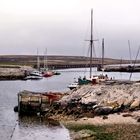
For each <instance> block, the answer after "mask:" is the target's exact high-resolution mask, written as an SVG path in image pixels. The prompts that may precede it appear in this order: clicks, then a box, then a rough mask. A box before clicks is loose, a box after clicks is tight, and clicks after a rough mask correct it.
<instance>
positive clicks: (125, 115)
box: [122, 113, 133, 117]
mask: <svg viewBox="0 0 140 140" xmlns="http://www.w3.org/2000/svg"><path fill="white" fill-rule="evenodd" d="M122 116H123V117H133V115H132V114H129V113H127V114H123V115H122Z"/></svg>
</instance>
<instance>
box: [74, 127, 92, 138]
mask: <svg viewBox="0 0 140 140" xmlns="http://www.w3.org/2000/svg"><path fill="white" fill-rule="evenodd" d="M94 135H95V132H93V131H91V130H87V129H84V130H81V131H78V132H72V133H71V136H72V139H74V140H82V139H87V138H91V137H92V139H93V136H94Z"/></svg>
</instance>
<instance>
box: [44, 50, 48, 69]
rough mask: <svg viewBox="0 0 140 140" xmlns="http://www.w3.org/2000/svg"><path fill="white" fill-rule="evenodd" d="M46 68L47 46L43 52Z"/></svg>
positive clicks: (45, 66)
mask: <svg viewBox="0 0 140 140" xmlns="http://www.w3.org/2000/svg"><path fill="white" fill-rule="evenodd" d="M46 68H47V48H46V49H45V52H44V69H46Z"/></svg>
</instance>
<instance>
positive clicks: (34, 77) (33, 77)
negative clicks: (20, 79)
mask: <svg viewBox="0 0 140 140" xmlns="http://www.w3.org/2000/svg"><path fill="white" fill-rule="evenodd" d="M42 78H43V77H42V76H34V75H29V76H26V77H25V78H24V80H41V79H42Z"/></svg>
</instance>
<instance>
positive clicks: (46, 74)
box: [42, 49, 53, 77]
mask: <svg viewBox="0 0 140 140" xmlns="http://www.w3.org/2000/svg"><path fill="white" fill-rule="evenodd" d="M42 74H43V77H51V76H53V72H52V71H50V70H49V69H48V65H47V49H46V50H45V53H44V68H43V69H42Z"/></svg>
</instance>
